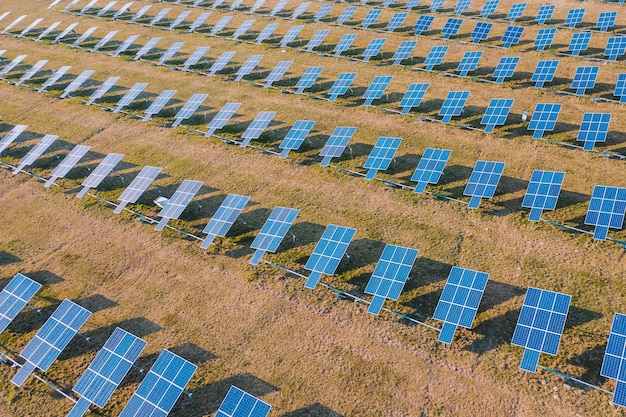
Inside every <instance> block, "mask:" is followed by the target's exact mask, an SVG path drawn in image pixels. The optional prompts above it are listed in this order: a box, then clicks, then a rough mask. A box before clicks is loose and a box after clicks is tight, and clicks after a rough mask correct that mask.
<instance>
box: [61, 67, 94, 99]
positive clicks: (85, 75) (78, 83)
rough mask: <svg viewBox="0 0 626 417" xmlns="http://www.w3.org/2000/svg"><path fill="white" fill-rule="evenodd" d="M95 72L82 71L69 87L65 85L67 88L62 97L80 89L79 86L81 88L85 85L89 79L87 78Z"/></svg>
mask: <svg viewBox="0 0 626 417" xmlns="http://www.w3.org/2000/svg"><path fill="white" fill-rule="evenodd" d="M94 72H95V71H94V70H85V71H83V72H81V73H80V75H79V76H78V77H76V78H75V79H74V81H72V82H71V83H69V85H68V86H67V87H65V90H64V91H63V93H62V94H61V96H60V97H61V98H65V97H67V96H69V95H70V93H73V92H74V91H76V90H78V88H80V86H81V85H83V84H84V83H85V81H87V79H88V78H89V77H91V76H92V75H93V73H94Z"/></svg>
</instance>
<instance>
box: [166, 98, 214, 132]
mask: <svg viewBox="0 0 626 417" xmlns="http://www.w3.org/2000/svg"><path fill="white" fill-rule="evenodd" d="M208 96H209V95H208V94H200V93H198V94H194V95H193V96H191V98H190V99H189V100H188V101H187V102H186V103H185V104H184V105H183V107H181V109H180V110H179V111H178V113H176V116H174V119H175V120H174V122H173V123H172V126H178V125H180V124H181V123H182V121H183V120H187V119H189V118H190V117H191V116H193V114H194V113H195V112H196V111H197V110H198V108H199V107H200V106H201V105H202V103H203V102H204V100H206V99H207V97H208Z"/></svg>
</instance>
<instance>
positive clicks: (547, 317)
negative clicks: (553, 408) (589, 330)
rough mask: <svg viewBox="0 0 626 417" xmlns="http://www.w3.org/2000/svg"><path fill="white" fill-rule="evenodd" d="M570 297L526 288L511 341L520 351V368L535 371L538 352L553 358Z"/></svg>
mask: <svg viewBox="0 0 626 417" xmlns="http://www.w3.org/2000/svg"><path fill="white" fill-rule="evenodd" d="M571 298H572V297H571V296H569V295H567V294H561V293H558V292H553V291H548V290H541V289H538V288H532V287H530V288H528V291H526V297H524V304H523V305H522V310H521V312H520V315H519V318H518V319H517V325H516V326H515V332H514V333H513V340H511V343H512V344H514V345H516V346H521V347H523V348H524V356H523V357H522V363H521V364H520V368H521V369H523V370H524V371H528V372H535V371H536V370H537V364H538V363H539V355H540V354H541V353H547V354H549V355H553V356H556V354H557V351H558V349H559V343H560V342H561V335H562V334H563V329H564V328H565V319H566V318H567V312H568V311H569V306H570V301H571Z"/></svg>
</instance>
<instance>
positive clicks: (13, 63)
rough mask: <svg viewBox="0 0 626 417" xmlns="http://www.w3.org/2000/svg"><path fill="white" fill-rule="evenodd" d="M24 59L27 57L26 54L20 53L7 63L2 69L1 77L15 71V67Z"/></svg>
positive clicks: (0, 71)
mask: <svg viewBox="0 0 626 417" xmlns="http://www.w3.org/2000/svg"><path fill="white" fill-rule="evenodd" d="M24 59H26V55H18V56H17V57H15V59H13V61H11V62H9V63H8V64H6V65H5V67H4V68H2V70H0V77H4V76H5V75H6V74H8V73H10V72H11V71H13V69H14V68H15V67H17V66H18V65H19V64H20V63H21V62H22V61H23V60H24Z"/></svg>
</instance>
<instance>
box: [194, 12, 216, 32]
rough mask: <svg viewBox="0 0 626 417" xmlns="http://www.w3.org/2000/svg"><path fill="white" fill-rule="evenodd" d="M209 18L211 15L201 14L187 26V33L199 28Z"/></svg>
mask: <svg viewBox="0 0 626 417" xmlns="http://www.w3.org/2000/svg"><path fill="white" fill-rule="evenodd" d="M209 16H211V13H210V12H209V13H202V14H201V15H200V16H198V18H197V19H196V20H194V21H193V23H192V24H191V25H190V26H189V33H191V32H194V31H195V30H196V29H198V28H200V26H202V25H203V24H204V22H206V20H207V19H208V18H209Z"/></svg>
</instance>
